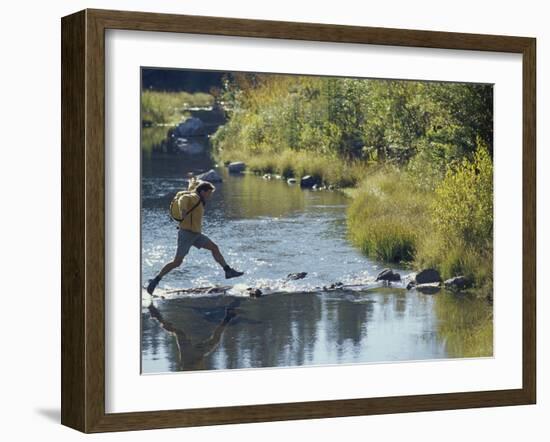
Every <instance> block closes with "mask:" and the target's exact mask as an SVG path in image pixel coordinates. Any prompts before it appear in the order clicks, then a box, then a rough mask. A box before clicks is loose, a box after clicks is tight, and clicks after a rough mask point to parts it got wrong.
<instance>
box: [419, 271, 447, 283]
mask: <svg viewBox="0 0 550 442" xmlns="http://www.w3.org/2000/svg"><path fill="white" fill-rule="evenodd" d="M415 282H416V284H431V283H434V282H438V283H439V282H441V276H440V275H439V272H438V271H437V270H435V269H424V270H421V271H420V272H418V273H417V274H416V276H415Z"/></svg>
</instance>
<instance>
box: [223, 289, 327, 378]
mask: <svg viewBox="0 0 550 442" xmlns="http://www.w3.org/2000/svg"><path fill="white" fill-rule="evenodd" d="M239 314H240V315H242V316H241V318H242V320H241V322H239V321H235V324H234V326H233V327H232V328H231V329H230V330H228V332H227V333H226V334H225V336H224V339H223V342H222V346H223V352H224V355H225V357H226V362H227V368H236V367H279V366H290V365H303V364H304V363H307V357H308V355H312V349H313V345H314V344H315V340H316V333H315V331H316V323H317V322H318V321H319V319H320V317H321V312H320V303H319V300H318V298H317V297H316V296H315V295H312V294H301V293H295V294H289V295H275V296H271V297H266V298H261V299H258V300H249V301H247V302H244V303H242V304H241V307H240V308H239Z"/></svg>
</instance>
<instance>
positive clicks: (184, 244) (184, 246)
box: [176, 229, 210, 258]
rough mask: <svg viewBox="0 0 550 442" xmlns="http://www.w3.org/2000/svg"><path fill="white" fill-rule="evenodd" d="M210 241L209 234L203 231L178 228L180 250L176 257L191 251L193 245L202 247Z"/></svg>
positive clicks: (198, 247)
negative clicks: (197, 231) (204, 233)
mask: <svg viewBox="0 0 550 442" xmlns="http://www.w3.org/2000/svg"><path fill="white" fill-rule="evenodd" d="M209 242H210V238H208V236H206V235H203V234H202V233H196V232H191V231H190V230H182V229H179V230H178V250H177V251H176V258H183V257H185V255H187V254H188V253H189V249H190V248H191V246H193V247H196V248H197V249H202V248H203V247H204V246H205V245H206V244H208V243H209Z"/></svg>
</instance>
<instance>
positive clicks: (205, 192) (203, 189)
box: [195, 181, 216, 200]
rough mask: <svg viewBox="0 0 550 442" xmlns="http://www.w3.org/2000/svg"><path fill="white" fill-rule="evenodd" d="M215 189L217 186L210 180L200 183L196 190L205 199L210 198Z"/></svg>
mask: <svg viewBox="0 0 550 442" xmlns="http://www.w3.org/2000/svg"><path fill="white" fill-rule="evenodd" d="M214 190H216V188H215V187H214V185H213V184H212V183H209V182H208V181H204V182H202V183H200V184H199V185H198V186H197V188H196V189H195V191H196V192H197V193H198V194H199V196H200V197H201V198H202V199H203V200H208V199H210V197H211V196H212V193H214Z"/></svg>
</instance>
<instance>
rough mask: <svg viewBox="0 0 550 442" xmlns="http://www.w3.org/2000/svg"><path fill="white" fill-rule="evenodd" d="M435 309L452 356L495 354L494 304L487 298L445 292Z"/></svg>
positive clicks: (437, 301) (443, 336) (440, 296)
mask: <svg viewBox="0 0 550 442" xmlns="http://www.w3.org/2000/svg"><path fill="white" fill-rule="evenodd" d="M435 312H436V314H437V318H438V324H439V326H438V332H439V335H440V337H441V338H442V339H444V340H445V343H446V347H447V351H448V353H449V356H452V357H480V356H492V355H493V307H492V305H490V304H489V303H488V302H487V300H485V299H480V298H478V297H476V296H469V295H454V294H452V293H449V292H442V293H441V294H440V295H439V296H437V297H436V299H435Z"/></svg>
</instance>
